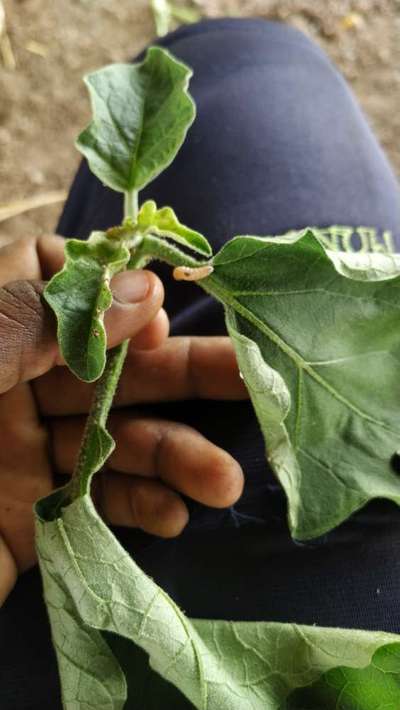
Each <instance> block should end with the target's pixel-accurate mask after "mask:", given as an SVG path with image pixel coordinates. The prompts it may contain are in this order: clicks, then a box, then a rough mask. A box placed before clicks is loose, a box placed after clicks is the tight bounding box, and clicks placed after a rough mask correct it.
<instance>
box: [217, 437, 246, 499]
mask: <svg viewBox="0 0 400 710" xmlns="http://www.w3.org/2000/svg"><path fill="white" fill-rule="evenodd" d="M210 469H212V483H211V485H212V488H213V494H214V497H215V505H216V506H217V507H221V508H227V507H229V506H230V505H233V503H236V501H237V500H238V499H239V498H240V496H241V495H242V492H243V485H244V479H243V473H242V470H241V468H240V466H239V464H238V463H237V462H236V461H235V460H234V459H232V458H231V456H229V454H227V453H226V452H224V451H219V452H218V453H217V454H216V455H215V458H214V461H213V462H212V463H211V465H210Z"/></svg>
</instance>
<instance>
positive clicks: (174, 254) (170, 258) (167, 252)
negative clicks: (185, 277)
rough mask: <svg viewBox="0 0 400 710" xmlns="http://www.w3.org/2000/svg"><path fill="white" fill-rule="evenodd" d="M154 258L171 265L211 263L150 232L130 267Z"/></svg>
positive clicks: (191, 265)
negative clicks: (196, 257) (199, 259)
mask: <svg viewBox="0 0 400 710" xmlns="http://www.w3.org/2000/svg"><path fill="white" fill-rule="evenodd" d="M153 259H159V260H160V261H164V262H165V263H167V264H169V265H170V266H190V267H194V268H196V267H198V266H203V265H204V264H207V263H209V262H208V261H198V260H197V259H194V258H193V257H192V256H189V255H188V254H185V253H184V252H182V251H181V250H180V249H178V248H177V247H175V246H173V245H172V244H171V243H170V242H168V241H166V240H165V239H161V238H160V237H155V236H153V235H149V234H148V235H146V236H145V237H144V239H143V241H142V243H141V245H140V246H139V247H138V249H136V251H135V253H134V254H133V256H132V259H131V261H130V267H132V266H135V265H136V264H140V263H142V262H143V261H151V260H153Z"/></svg>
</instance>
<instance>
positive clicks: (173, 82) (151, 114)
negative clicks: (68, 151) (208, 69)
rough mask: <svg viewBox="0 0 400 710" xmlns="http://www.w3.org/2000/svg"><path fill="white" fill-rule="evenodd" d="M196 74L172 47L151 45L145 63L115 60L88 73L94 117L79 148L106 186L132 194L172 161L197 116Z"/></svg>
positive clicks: (82, 135)
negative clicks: (176, 56) (191, 84)
mask: <svg viewBox="0 0 400 710" xmlns="http://www.w3.org/2000/svg"><path fill="white" fill-rule="evenodd" d="M191 76H192V72H191V70H190V69H189V67H187V66H186V65H185V64H183V63H182V62H179V61H178V60H176V59H174V58H173V57H172V55H171V54H170V53H169V52H168V51H167V50H165V49H161V47H151V48H150V49H149V50H148V51H147V54H146V58H145V59H144V61H143V62H141V63H140V64H112V65H110V66H107V67H105V68H104V69H100V70H99V71H96V72H94V73H92V74H89V75H88V76H87V77H86V79H85V81H86V84H87V86H88V88H89V93H90V97H91V101H92V108H93V116H94V117H93V121H92V122H91V123H90V125H89V126H88V127H87V128H86V129H85V130H84V131H83V132H82V133H81V134H80V136H79V138H78V141H77V147H78V149H79V150H80V151H81V153H83V155H84V156H85V157H86V158H87V160H88V162H89V166H90V169H91V171H92V172H93V173H94V174H95V175H97V177H98V178H99V179H100V180H101V181H102V182H103V183H104V184H105V185H108V187H111V188H112V189H113V190H117V191H119V192H125V193H132V192H134V191H137V190H140V189H141V188H143V187H145V185H147V184H148V183H149V182H150V181H151V180H154V178H155V177H157V175H159V174H160V173H161V172H162V171H163V170H164V169H165V168H166V167H167V166H168V165H169V164H170V163H171V162H172V160H173V159H174V157H175V155H176V153H177V152H178V150H179V148H180V147H181V145H182V143H183V141H184V139H185V136H186V133H187V131H188V129H189V127H190V125H191V124H192V123H193V121H194V118H195V114H196V109H195V104H194V103H193V101H192V99H191V97H190V95H189V93H188V90H187V89H188V85H189V79H190V77H191Z"/></svg>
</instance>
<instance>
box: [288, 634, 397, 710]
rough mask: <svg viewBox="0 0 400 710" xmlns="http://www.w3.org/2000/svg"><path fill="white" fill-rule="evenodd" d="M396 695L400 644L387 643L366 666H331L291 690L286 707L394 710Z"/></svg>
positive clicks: (289, 709) (328, 709) (315, 709)
mask: <svg viewBox="0 0 400 710" xmlns="http://www.w3.org/2000/svg"><path fill="white" fill-rule="evenodd" d="M399 694H400V643H391V644H387V645H386V646H382V647H381V648H379V649H378V650H377V651H376V652H375V653H374V655H373V657H372V661H371V663H370V664H368V666H367V667H366V668H348V667H345V666H342V667H340V668H335V669H332V670H330V671H327V672H326V673H324V674H323V675H322V677H321V678H320V679H319V680H317V681H316V682H315V683H313V684H312V685H310V686H309V687H308V688H305V689H301V690H296V691H294V693H292V694H291V695H290V696H289V698H288V702H287V710H321V709H322V708H323V709H324V710H395V709H396V708H398V707H399Z"/></svg>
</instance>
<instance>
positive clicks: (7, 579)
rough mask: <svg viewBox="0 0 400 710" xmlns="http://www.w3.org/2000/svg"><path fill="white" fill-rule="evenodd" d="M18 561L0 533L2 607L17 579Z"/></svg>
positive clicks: (0, 597) (0, 595) (0, 592)
mask: <svg viewBox="0 0 400 710" xmlns="http://www.w3.org/2000/svg"><path fill="white" fill-rule="evenodd" d="M17 576H18V571H17V565H16V562H15V560H14V558H13V556H12V554H11V552H10V550H9V549H8V547H7V546H6V544H5V542H4V540H3V538H2V537H1V535H0V607H1V606H2V604H3V602H4V601H5V600H6V599H7V597H8V595H9V593H10V592H11V590H12V588H13V587H14V585H15V582H16V581H17Z"/></svg>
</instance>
